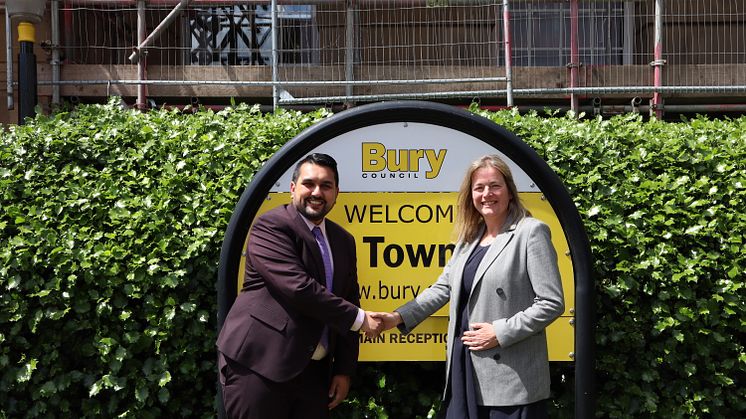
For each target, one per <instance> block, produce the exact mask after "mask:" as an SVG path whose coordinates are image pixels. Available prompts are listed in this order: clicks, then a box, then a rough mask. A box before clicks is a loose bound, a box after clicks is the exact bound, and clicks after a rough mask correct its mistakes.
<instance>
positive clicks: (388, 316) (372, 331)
mask: <svg viewBox="0 0 746 419" xmlns="http://www.w3.org/2000/svg"><path fill="white" fill-rule="evenodd" d="M402 322H403V320H402V318H401V315H400V314H399V313H397V312H396V311H394V312H391V313H386V312H377V311H366V312H365V319H363V325H362V326H361V327H360V330H361V331H363V332H365V336H367V337H369V338H374V337H377V336H378V335H380V334H381V333H382V332H384V331H386V330H389V329H393V328H394V327H396V326H398V325H399V324H401V323H402Z"/></svg>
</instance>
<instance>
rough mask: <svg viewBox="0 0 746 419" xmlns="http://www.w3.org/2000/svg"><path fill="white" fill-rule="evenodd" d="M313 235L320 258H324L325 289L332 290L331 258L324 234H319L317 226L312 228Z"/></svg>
mask: <svg viewBox="0 0 746 419" xmlns="http://www.w3.org/2000/svg"><path fill="white" fill-rule="evenodd" d="M313 236H314V237H315V238H316V243H318V245H319V250H321V259H323V260H324V275H325V276H326V289H327V290H329V292H332V277H333V275H334V272H333V271H332V270H333V267H332V259H331V258H330V257H329V249H328V248H327V247H326V242H325V241H324V236H323V235H322V234H321V229H320V228H319V227H314V228H313Z"/></svg>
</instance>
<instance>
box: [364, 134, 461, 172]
mask: <svg viewBox="0 0 746 419" xmlns="http://www.w3.org/2000/svg"><path fill="white" fill-rule="evenodd" d="M361 153H362V173H361V176H362V178H363V179H420V178H422V179H435V178H437V177H438V174H440V169H441V168H442V167H443V163H444V162H445V159H446V154H447V153H448V150H446V149H440V150H436V149H434V148H398V149H397V148H386V146H385V145H384V144H381V143H378V142H364V143H362V150H361Z"/></svg>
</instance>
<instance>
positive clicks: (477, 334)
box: [461, 323, 499, 351]
mask: <svg viewBox="0 0 746 419" xmlns="http://www.w3.org/2000/svg"><path fill="white" fill-rule="evenodd" d="M469 326H470V327H471V329H472V330H467V331H466V332H464V335H463V336H461V342H463V344H464V345H466V347H467V348H469V350H472V351H483V350H485V349H490V348H494V347H496V346H499V343H498V342H497V336H496V335H495V329H494V328H493V327H492V324H491V323H472V324H470V325H469Z"/></svg>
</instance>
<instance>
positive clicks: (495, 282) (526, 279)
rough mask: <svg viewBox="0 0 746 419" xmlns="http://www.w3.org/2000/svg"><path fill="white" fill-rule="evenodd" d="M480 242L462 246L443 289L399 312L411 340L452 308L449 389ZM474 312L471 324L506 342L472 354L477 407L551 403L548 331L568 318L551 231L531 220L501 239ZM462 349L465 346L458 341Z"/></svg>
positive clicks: (482, 267) (479, 282)
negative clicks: (467, 276) (462, 307)
mask: <svg viewBox="0 0 746 419" xmlns="http://www.w3.org/2000/svg"><path fill="white" fill-rule="evenodd" d="M483 232H484V228H483V229H482V233H483ZM481 236H482V234H480V235H479V237H481ZM478 242H479V240H475V241H474V242H473V243H461V242H460V243H458V244H457V245H456V248H455V249H454V253H453V256H452V257H451V260H450V261H449V262H448V264H447V265H446V267H445V268H444V270H443V273H442V274H441V275H440V277H439V278H438V280H437V281H436V282H435V284H433V285H432V286H431V287H429V288H427V289H426V290H425V291H423V292H422V293H421V294H420V295H419V296H417V298H415V299H414V300H412V301H410V302H408V303H407V304H405V305H403V306H402V307H399V308H398V309H396V311H397V312H399V314H401V317H402V320H403V321H404V322H403V324H401V325H400V326H399V329H400V330H401V331H402V333H409V332H410V331H412V329H414V328H415V326H417V325H418V324H419V323H420V322H422V321H423V320H425V319H426V318H427V317H428V316H430V315H431V314H433V313H435V312H436V311H437V310H438V309H439V308H441V307H443V306H444V305H445V304H446V303H448V302H451V305H450V310H449V316H450V317H449V322H448V338H447V355H448V356H447V358H446V359H447V362H446V387H447V386H448V383H449V376H448V374H449V372H450V370H451V353H452V350H451V348H452V346H453V345H454V342H453V340H454V339H453V338H454V336H456V335H457V333H456V330H455V329H456V326H457V325H456V322H457V318H458V315H457V310H458V307H457V305H458V301H459V298H460V294H461V281H462V274H463V271H464V265H465V264H466V259H467V258H468V257H469V254H471V252H472V250H473V249H474V247H476V245H477V243H478ZM468 305H469V323H492V325H493V326H494V328H495V334H496V335H497V341H498V342H499V346H498V347H496V348H491V349H487V350H484V351H475V352H470V354H471V359H472V362H473V364H474V376H475V378H476V382H477V384H476V385H477V393H478V394H477V403H478V404H479V405H482V406H512V405H520V404H528V403H532V402H535V401H538V400H542V399H546V398H548V397H549V360H548V354H547V342H546V332H545V331H544V329H545V328H546V327H547V326H548V325H549V324H550V323H551V322H552V321H554V319H556V318H557V317H559V315H560V314H562V312H563V311H564V297H563V293H562V282H561V280H560V274H559V269H558V267H557V253H556V252H555V250H554V247H553V246H552V242H551V237H550V232H549V227H548V226H547V225H546V224H544V223H543V222H541V221H539V220H537V219H535V218H532V217H526V218H524V219H523V220H522V221H520V222H518V223H516V224H513V225H511V226H510V227H509V228H507V229H506V230H505V231H504V232H503V233H500V234H499V235H498V236H497V237H496V238H495V240H494V241H493V242H492V244H491V245H490V248H489V250H488V251H487V253H486V254H485V256H484V258H483V259H482V262H481V263H480V264H479V267H478V269H477V272H476V276H475V278H474V284H473V286H472V289H471V293H470V295H469V299H468ZM455 344H456V345H461V344H462V343H461V341H460V340H458V341H457V342H455ZM443 394H444V395H445V392H444V393H443Z"/></svg>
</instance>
